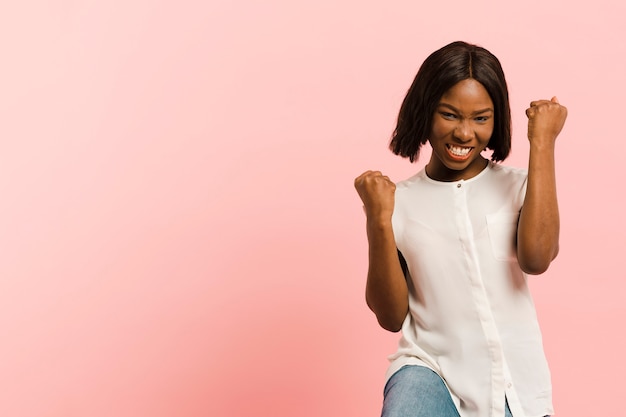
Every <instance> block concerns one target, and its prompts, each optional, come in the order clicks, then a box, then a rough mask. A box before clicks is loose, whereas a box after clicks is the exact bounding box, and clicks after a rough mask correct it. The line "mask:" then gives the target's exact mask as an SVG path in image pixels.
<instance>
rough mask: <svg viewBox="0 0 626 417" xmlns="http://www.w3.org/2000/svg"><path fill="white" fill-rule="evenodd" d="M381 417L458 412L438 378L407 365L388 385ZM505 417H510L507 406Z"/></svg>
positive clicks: (451, 416) (455, 415)
mask: <svg viewBox="0 0 626 417" xmlns="http://www.w3.org/2000/svg"><path fill="white" fill-rule="evenodd" d="M382 417H459V412H458V411H457V409H456V406H455V405H454V402H453V401H452V397H451V396H450V392H449V391H448V388H447V387H446V386H445V384H444V383H443V380H442V379H441V377H440V376H439V375H437V374H436V373H435V372H433V371H432V370H431V369H429V368H426V367H425V366H416V365H407V366H403V367H402V368H400V370H399V371H397V372H396V373H395V374H393V375H392V376H391V378H389V381H387V385H386V386H385V400H384V402H383V412H382ZM505 417H513V416H512V414H511V410H509V405H508V404H506V409H505Z"/></svg>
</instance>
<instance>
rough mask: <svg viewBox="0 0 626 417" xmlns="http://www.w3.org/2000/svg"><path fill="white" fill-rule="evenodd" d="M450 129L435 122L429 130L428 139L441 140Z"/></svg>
mask: <svg viewBox="0 0 626 417" xmlns="http://www.w3.org/2000/svg"><path fill="white" fill-rule="evenodd" d="M449 130H450V129H449V128H448V127H447V126H446V125H445V123H441V122H440V121H439V122H435V123H433V126H432V128H431V130H430V139H431V140H432V139H439V138H443V137H444V136H446V135H447V134H448V131H449Z"/></svg>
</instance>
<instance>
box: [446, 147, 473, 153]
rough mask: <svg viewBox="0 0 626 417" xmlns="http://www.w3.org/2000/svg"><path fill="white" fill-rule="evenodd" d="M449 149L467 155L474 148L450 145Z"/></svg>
mask: <svg viewBox="0 0 626 417" xmlns="http://www.w3.org/2000/svg"><path fill="white" fill-rule="evenodd" d="M448 149H450V152H452V153H453V154H454V155H457V156H465V155H467V154H468V153H469V152H470V151H471V150H472V148H461V147H458V146H452V145H448Z"/></svg>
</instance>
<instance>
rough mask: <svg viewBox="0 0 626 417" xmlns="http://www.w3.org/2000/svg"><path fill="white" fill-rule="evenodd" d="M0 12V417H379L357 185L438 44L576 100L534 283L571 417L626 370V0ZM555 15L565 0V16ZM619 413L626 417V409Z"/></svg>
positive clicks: (603, 408) (385, 159)
mask: <svg viewBox="0 0 626 417" xmlns="http://www.w3.org/2000/svg"><path fill="white" fill-rule="evenodd" d="M503 3H504V2H496V1H491V2H489V1H484V2H474V3H467V2H462V1H459V0H452V1H449V2H443V3H442V2H431V4H419V3H418V2H414V1H396V2H382V1H380V2H374V1H365V2H364V1H343V2H336V1H334V0H318V1H308V2H302V1H291V0H270V1H263V2H261V1H255V0H240V1H226V0H224V1H209V2H203V1H197V2H194V1H178V2H171V1H163V0H156V1H145V0H141V1H120V0H116V1H99V2H97V1H78V0H58V1H44V0H39V1H37V0H27V1H20V2H9V1H4V2H3V4H2V6H0V51H1V53H2V65H1V66H0V150H1V151H0V196H1V198H2V200H1V201H2V202H1V203H0V338H1V339H0V415H2V416H11V417H21V416H24V417H73V416H89V417H100V416H102V417H104V416H107V417H108V416H116V417H125V416H128V417H135V416H139V417H142V416H149V417H160V416H189V417H195V416H232V417H243V416H267V417H294V416H298V417H308V416H311V417H313V416H316V417H317V416H354V417H357V416H359V417H361V416H377V415H379V412H380V404H381V400H382V388H383V374H384V371H385V369H386V366H387V361H386V355H387V354H389V353H391V352H392V351H393V350H394V349H395V346H396V340H397V335H395V334H391V333H387V332H385V331H384V330H382V329H380V328H379V327H378V325H377V324H376V321H375V318H374V316H373V315H372V314H371V313H370V312H369V310H368V309H367V307H366V305H365V302H364V285H365V273H366V255H367V253H366V239H365V232H364V216H363V213H362V211H361V204H360V202H359V200H358V197H357V195H356V193H355V192H354V190H353V186H352V181H353V178H354V177H356V176H357V175H358V174H360V173H361V172H362V171H364V170H365V169H369V168H376V169H380V170H383V171H384V172H385V173H387V174H389V175H390V176H391V177H392V179H394V180H401V179H403V178H406V177H408V176H409V175H411V174H413V173H414V172H415V171H416V170H418V169H419V168H420V167H421V166H423V163H424V161H426V160H427V157H428V152H425V153H424V155H422V159H421V160H420V161H419V162H418V163H417V164H414V165H411V164H410V163H409V162H408V161H405V160H402V159H399V158H397V157H395V156H393V155H392V154H391V153H390V152H388V151H387V149H386V146H387V142H388V139H389V135H390V133H391V130H392V129H393V123H394V120H395V117H396V114H397V111H398V108H399V105H400V102H401V100H402V98H403V96H404V93H405V91H406V89H407V88H408V86H409V85H410V83H411V81H412V79H413V76H414V75H415V72H416V71H417V68H418V66H419V65H420V64H421V62H422V60H423V59H424V58H425V57H426V55H427V54H429V53H430V52H432V51H433V50H434V49H437V48H439V47H441V46H443V45H444V44H446V43H448V42H450V41H453V40H457V39H463V40H467V41H470V42H474V43H478V44H481V45H483V46H485V47H487V48H488V49H490V50H491V51H492V52H494V53H495V54H496V55H497V56H498V57H499V58H500V59H501V61H502V64H503V66H504V69H505V72H506V74H507V78H508V82H509V86H510V90H511V96H512V108H513V113H514V150H513V154H512V156H511V157H510V159H509V160H507V161H506V162H505V163H506V164H508V165H514V166H526V163H527V151H528V147H527V140H526V138H525V134H526V128H525V124H526V120H525V116H524V110H525V108H526V107H527V105H528V103H529V102H530V101H531V100H533V99H538V98H550V97H551V96H552V95H555V94H556V95H557V96H558V97H559V99H560V100H561V102H562V103H563V104H565V105H566V106H567V107H568V108H569V119H568V122H567V124H566V127H565V129H564V131H563V132H562V134H561V137H560V138H559V143H558V183H559V199H560V205H561V212H562V240H561V253H560V255H559V257H558V259H557V260H556V261H555V262H554V263H553V265H552V266H551V268H550V270H549V271H548V272H547V273H545V274H544V275H543V276H541V277H537V278H532V279H531V282H532V290H533V293H534V296H535V300H536V305H537V309H538V313H539V316H540V321H541V324H542V327H543V330H544V339H545V347H546V350H547V354H548V357H549V361H550V364H551V369H552V372H553V380H554V387H555V388H554V400H555V406H556V409H557V414H558V415H561V416H586V415H592V414H593V415H603V414H607V415H609V414H614V413H615V412H618V413H619V407H620V402H621V400H622V399H623V392H622V389H623V386H624V383H623V376H624V375H625V374H626V360H625V359H624V356H623V355H624V352H625V351H626V338H624V336H623V334H622V333H623V329H624V321H625V319H626V307H625V306H624V303H623V302H622V300H623V298H624V295H625V292H626V281H625V278H626V274H625V273H624V268H623V262H624V256H625V249H626V221H625V220H624V203H623V201H624V198H623V193H624V189H625V187H624V178H623V175H622V165H623V163H624V149H623V147H624V143H625V142H624V137H625V132H626V129H625V127H624V119H625V117H624V98H625V97H626V87H625V85H626V84H625V83H624V74H626V64H625V59H624V52H625V50H624V40H625V39H626V30H625V29H624V27H625V26H624V22H623V17H624V16H625V15H626V6H624V2H621V1H618V0H614V1H611V0H598V1H594V2H592V3H585V2H571V1H565V0H557V1H551V2H544V1H543V0H531V1H526V2H512V3H511V5H507V6H504V5H502V4H503ZM544 3H546V4H544ZM616 410H618V411H616Z"/></svg>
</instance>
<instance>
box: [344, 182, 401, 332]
mask: <svg viewBox="0 0 626 417" xmlns="http://www.w3.org/2000/svg"><path fill="white" fill-rule="evenodd" d="M354 186H355V188H356V190H357V192H358V193H359V196H360V197H361V200H362V201H363V205H364V207H365V214H366V216H367V240H368V244H369V266H368V271H367V284H366V289H365V300H366V301H367V305H368V306H369V308H370V309H371V310H372V311H373V312H374V314H376V318H377V319H378V323H379V324H380V325H381V327H383V328H384V329H386V330H389V331H392V332H397V331H399V330H400V328H401V327H402V323H403V322H404V319H405V317H406V314H407V312H408V309H409V296H408V288H407V283H406V279H405V277H404V273H403V271H402V266H401V264H400V258H399V254H398V249H397V248H396V241H395V238H394V235H393V228H392V226H391V216H392V214H393V207H394V194H395V189H396V186H395V184H394V183H393V182H392V181H391V180H390V179H389V178H388V177H386V176H384V175H382V174H381V173H380V172H378V171H366V172H364V173H363V174H361V175H360V176H359V177H357V178H356V179H355V181H354Z"/></svg>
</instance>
